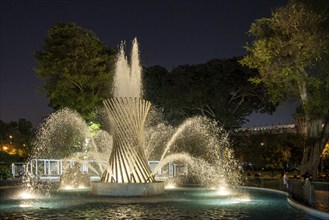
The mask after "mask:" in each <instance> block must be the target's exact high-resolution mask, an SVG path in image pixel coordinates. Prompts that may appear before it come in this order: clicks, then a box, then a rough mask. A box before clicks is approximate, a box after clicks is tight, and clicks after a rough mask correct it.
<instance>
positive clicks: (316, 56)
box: [241, 1, 329, 118]
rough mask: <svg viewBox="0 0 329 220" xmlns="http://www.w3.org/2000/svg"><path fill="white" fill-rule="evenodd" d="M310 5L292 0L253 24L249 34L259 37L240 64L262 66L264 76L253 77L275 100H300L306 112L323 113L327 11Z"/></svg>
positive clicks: (328, 36)
mask: <svg viewBox="0 0 329 220" xmlns="http://www.w3.org/2000/svg"><path fill="white" fill-rule="evenodd" d="M302 2H304V3H302ZM319 2H323V1H319ZM312 6H314V4H311V3H310V2H309V1H291V2H289V4H288V5H287V6H286V7H282V8H280V9H279V10H277V11H275V12H274V13H273V14H272V17H271V18H261V19H258V20H256V21H255V22H254V23H252V25H251V27H250V29H249V33H250V34H251V35H252V36H253V37H254V38H255V39H254V41H253V42H252V44H251V45H247V46H246V49H247V51H248V52H249V53H248V55H246V56H245V57H244V58H243V59H242V61H241V63H242V64H243V65H246V66H248V67H251V68H257V69H258V71H259V73H260V75H259V76H256V77H253V79H251V81H252V82H253V83H264V85H265V86H266V88H267V89H268V92H269V94H270V96H271V100H272V101H273V102H274V103H277V102H280V103H282V102H284V101H285V100H286V99H287V98H289V97H292V98H297V99H301V103H302V104H303V107H304V111H305V113H307V114H309V115H312V116H317V117H320V118H323V117H324V115H325V114H327V113H328V101H327V100H328V99H327V97H328V94H329V88H328V83H329V81H328V76H329V68H328V66H327V64H326V63H327V60H328V59H327V58H328V48H329V26H328V24H329V23H328V10H323V9H321V10H319V8H317V7H312ZM327 9H328V5H327ZM314 72H316V73H317V74H314Z"/></svg>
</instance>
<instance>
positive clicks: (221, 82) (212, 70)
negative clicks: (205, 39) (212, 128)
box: [143, 58, 274, 129]
mask: <svg viewBox="0 0 329 220" xmlns="http://www.w3.org/2000/svg"><path fill="white" fill-rule="evenodd" d="M256 74H257V71H255V70H250V69H249V68H244V67H242V66H241V65H240V64H239V63H238V59H237V58H233V59H227V60H222V59H215V60H211V61H209V62H207V63H205V64H198V65H181V66H178V67H176V68H175V69H173V70H172V71H171V72H168V71H167V70H166V69H165V68H163V67H160V66H154V67H149V68H145V70H144V80H143V82H144V88H145V90H146V91H144V96H145V98H146V99H148V100H150V101H151V102H152V103H153V104H155V105H156V106H157V107H160V108H163V109H164V112H165V114H166V116H167V118H168V119H169V120H170V121H173V120H175V121H177V122H178V123H179V122H181V121H183V120H184V119H186V118H188V117H192V116H195V115H201V116H206V117H208V118H211V119H215V120H217V121H218V122H219V123H220V124H221V125H222V126H225V128H228V129H230V128H234V127H240V126H241V124H243V123H244V122H246V116H248V115H249V114H251V113H252V112H253V111H260V110H263V111H272V110H273V109H274V107H273V105H268V102H267V94H266V93H265V90H264V88H263V86H262V85H253V84H252V83H250V82H249V81H248V78H249V77H251V76H255V75H256Z"/></svg>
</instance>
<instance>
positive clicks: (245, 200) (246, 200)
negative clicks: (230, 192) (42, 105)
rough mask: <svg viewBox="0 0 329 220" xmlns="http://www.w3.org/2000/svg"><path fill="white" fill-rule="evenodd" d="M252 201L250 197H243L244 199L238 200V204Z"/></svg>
mask: <svg viewBox="0 0 329 220" xmlns="http://www.w3.org/2000/svg"><path fill="white" fill-rule="evenodd" d="M250 201H251V199H250V198H249V197H248V196H243V197H240V198H237V199H236V203H241V202H250Z"/></svg>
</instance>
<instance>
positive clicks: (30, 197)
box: [19, 191, 35, 199]
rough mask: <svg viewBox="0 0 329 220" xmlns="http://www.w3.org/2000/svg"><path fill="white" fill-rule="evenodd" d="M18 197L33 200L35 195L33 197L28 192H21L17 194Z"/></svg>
mask: <svg viewBox="0 0 329 220" xmlns="http://www.w3.org/2000/svg"><path fill="white" fill-rule="evenodd" d="M19 197H20V198H21V199H33V198H35V195H33V194H32V193H30V192H26V191H23V192H20V193H19Z"/></svg>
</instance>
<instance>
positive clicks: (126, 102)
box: [0, 41, 327, 219]
mask: <svg viewBox="0 0 329 220" xmlns="http://www.w3.org/2000/svg"><path fill="white" fill-rule="evenodd" d="M140 71H141V69H140V66H139V58H138V48H137V42H136V41H134V45H133V52H132V58H131V63H130V66H129V65H128V62H127V60H126V59H125V57H124V52H123V47H121V53H120V56H119V58H118V63H117V74H116V76H115V77H116V80H115V82H116V88H115V97H114V98H113V99H109V100H105V101H104V106H105V109H106V113H107V116H108V118H109V120H110V125H111V129H110V132H107V131H104V130H99V129H96V130H95V131H91V130H90V125H87V124H86V123H85V121H84V120H83V119H82V118H81V116H80V115H79V114H78V113H76V112H75V111H72V110H70V109H62V110H59V111H57V112H55V113H53V114H52V115H50V116H49V117H48V119H47V120H46V121H45V122H44V123H43V125H42V126H41V127H40V129H39V131H38V134H37V140H36V141H35V144H34V150H35V152H34V153H33V154H32V158H31V161H30V163H29V164H31V165H29V168H28V170H27V171H29V172H28V173H27V174H28V175H27V176H28V177H29V178H27V182H26V183H27V186H28V188H29V189H33V190H27V189H25V187H22V188H23V189H22V188H16V187H4V188H2V187H0V195H1V200H0V219H2V218H3V219H20V218H31V219H40V218H46V219H48V218H53V219H54V218H56V219H63V218H66V219H75V218H82V219H83V218H86V217H88V218H93V219H106V218H109V216H111V218H113V219H123V218H124V219H153V218H154V217H156V218H158V219H266V218H274V219H279V218H282V216H285V217H287V218H289V219H316V218H313V217H311V216H309V215H307V214H305V213H304V212H302V211H299V210H297V209H292V208H286V207H288V206H289V204H288V202H287V198H286V196H285V195H280V194H278V195H276V194H275V192H269V191H258V190H255V189H248V188H247V189H246V188H242V189H241V190H240V192H239V193H236V191H234V190H235V189H236V188H237V187H238V185H239V169H238V164H237V162H236V160H235V159H234V156H233V152H232V150H231V147H230V141H229V138H228V135H227V133H226V132H225V131H224V130H223V129H222V128H220V126H218V125H217V124H216V123H215V122H214V121H212V120H209V119H207V118H204V117H193V118H189V119H187V120H186V121H185V122H183V123H182V124H181V125H180V126H178V127H177V128H175V127H172V126H170V125H168V124H166V123H165V122H163V121H161V120H159V117H158V115H157V112H156V111H154V109H151V104H150V103H149V102H148V101H145V100H142V99H140V96H141V94H140V91H141V88H140ZM153 119H154V120H153ZM144 125H145V127H144ZM110 133H111V134H110ZM35 158H49V159H51V158H62V160H61V161H65V163H66V164H64V162H63V164H61V166H63V172H64V173H63V174H62V178H64V179H65V178H66V179H67V180H65V181H66V182H71V184H73V185H76V186H77V187H79V184H80V183H78V182H76V181H75V180H76V179H75V178H73V177H74V176H78V177H77V179H81V176H79V175H80V172H83V169H82V170H81V169H79V168H80V167H84V166H88V168H89V170H92V171H93V172H94V173H95V174H96V175H98V176H102V177H101V181H100V182H96V183H95V182H93V183H92V184H91V185H92V187H91V188H92V192H93V193H94V194H90V193H89V190H88V191H86V192H85V191H83V192H82V191H79V192H78V193H75V191H68V193H66V192H64V193H62V191H58V190H57V189H56V190H47V189H46V190H43V189H41V188H42V187H40V186H39V185H38V184H37V182H38V181H35V182H33V181H31V180H35V176H34V175H35V174H37V175H38V174H39V177H38V178H41V177H42V174H46V173H38V172H40V170H39V168H40V167H39V165H40V163H38V164H37V163H34V164H33V160H35ZM148 160H158V161H159V162H158V164H157V165H156V166H155V167H153V169H152V171H151V169H150V167H149V166H148V164H147V161H148ZM94 161H96V163H95V164H92V165H91V163H94ZM174 163H176V165H177V164H188V175H186V176H185V177H186V178H187V183H198V184H200V185H201V186H202V187H177V180H178V182H180V181H181V180H180V179H179V178H172V179H171V178H169V179H167V181H166V184H167V188H166V190H164V183H163V182H161V183H159V182H157V181H155V179H156V178H155V177H156V175H157V173H158V172H159V170H161V169H168V170H170V167H169V165H168V164H172V165H175V164H174ZM44 165H45V166H46V165H47V163H46V161H45V163H44ZM76 165H78V166H76ZM46 167H47V169H48V168H49V169H48V171H51V169H50V168H51V164H50V163H49V164H48V165H47V166H46ZM47 169H46V170H44V171H45V172H46V171H47ZM48 171H47V172H48ZM186 174H187V173H186ZM47 175H50V176H51V175H52V174H51V173H47ZM70 177H72V178H70ZM86 182H89V181H86ZM46 185H47V184H46ZM200 185H199V186H200ZM89 188H90V187H89ZM36 189H41V191H39V190H36ZM70 190H71V189H70ZM45 192H46V193H45ZM163 192H165V193H166V196H152V197H144V196H141V195H154V194H160V193H163ZM95 194H96V195H109V196H113V197H110V198H109V197H105V196H95ZM121 196H123V197H121ZM127 196H131V197H129V199H127V198H126V197H127ZM283 207H285V208H283ZM326 219H327V218H326Z"/></svg>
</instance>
